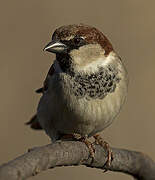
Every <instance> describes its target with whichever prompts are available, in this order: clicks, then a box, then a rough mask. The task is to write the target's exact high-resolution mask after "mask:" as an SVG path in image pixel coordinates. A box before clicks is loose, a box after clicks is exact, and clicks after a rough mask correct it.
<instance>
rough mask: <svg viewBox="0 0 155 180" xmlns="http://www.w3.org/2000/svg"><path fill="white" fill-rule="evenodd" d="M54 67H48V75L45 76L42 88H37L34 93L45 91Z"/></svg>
mask: <svg viewBox="0 0 155 180" xmlns="http://www.w3.org/2000/svg"><path fill="white" fill-rule="evenodd" d="M54 71H55V70H54V65H53V64H52V66H51V67H50V69H49V71H48V73H47V76H46V79H45V81H44V83H43V87H42V88H39V89H37V90H36V93H44V91H46V90H47V88H48V81H49V78H50V77H51V76H52V75H53V74H54Z"/></svg>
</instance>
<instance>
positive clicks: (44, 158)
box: [0, 141, 155, 180]
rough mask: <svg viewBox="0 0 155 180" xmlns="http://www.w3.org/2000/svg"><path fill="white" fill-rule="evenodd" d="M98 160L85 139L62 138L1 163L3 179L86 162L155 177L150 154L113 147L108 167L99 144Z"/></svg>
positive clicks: (141, 178) (138, 176)
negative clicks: (90, 156) (83, 141)
mask: <svg viewBox="0 0 155 180" xmlns="http://www.w3.org/2000/svg"><path fill="white" fill-rule="evenodd" d="M95 150H96V152H95V160H94V162H93V163H92V162H91V158H89V150H88V148H87V147H86V145H85V144H84V143H82V142H75V141H61V142H56V143H54V144H49V145H46V146H42V147H37V148H33V149H31V150H30V151H29V152H27V153H25V154H23V155H21V156H19V157H17V158H16V159H14V160H12V161H10V162H8V163H6V164H3V165H1V166H0V180H8V179H9V180H21V179H22V180H23V179H26V178H28V177H31V176H34V175H36V174H38V173H40V172H41V171H44V170H47V169H49V168H55V167H57V166H71V165H75V166H77V165H85V166H87V167H92V168H98V169H104V170H110V171H118V172H122V173H127V174H129V175H132V176H133V177H134V178H136V179H137V180H155V162H153V160H151V159H150V158H149V157H148V156H147V155H145V154H143V153H140V152H135V151H129V150H125V149H117V148H112V151H113V155H114V160H113V161H112V163H111V166H110V167H109V168H108V167H105V166H104V164H105V162H106V160H107V157H106V156H107V154H106V152H105V150H104V149H103V148H102V147H100V146H99V145H95Z"/></svg>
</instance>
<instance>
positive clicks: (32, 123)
mask: <svg viewBox="0 0 155 180" xmlns="http://www.w3.org/2000/svg"><path fill="white" fill-rule="evenodd" d="M53 74H54V65H53V64H52V66H51V67H50V69H49V71H48V73H47V76H46V79H45V81H44V83H43V87H42V88H40V89H37V90H36V93H44V92H45V91H46V90H47V89H48V81H49V78H50V77H51V76H52V75H53ZM25 124H26V125H30V127H31V128H32V129H35V130H41V129H42V127H41V125H40V124H39V121H38V118H37V115H36V114H35V115H34V116H33V117H32V118H31V119H30V121H28V122H27V123H25Z"/></svg>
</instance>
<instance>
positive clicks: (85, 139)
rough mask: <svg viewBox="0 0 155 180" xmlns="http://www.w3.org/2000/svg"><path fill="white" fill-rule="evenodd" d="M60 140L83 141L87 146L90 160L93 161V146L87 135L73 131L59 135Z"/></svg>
mask: <svg viewBox="0 0 155 180" xmlns="http://www.w3.org/2000/svg"><path fill="white" fill-rule="evenodd" d="M61 140H76V141H81V142H83V143H85V145H86V146H87V147H88V149H89V152H90V157H91V158H92V162H93V161H94V157H95V147H94V145H93V144H92V143H91V142H90V141H89V140H88V137H87V136H81V135H80V134H77V133H73V134H64V135H63V136H62V137H61Z"/></svg>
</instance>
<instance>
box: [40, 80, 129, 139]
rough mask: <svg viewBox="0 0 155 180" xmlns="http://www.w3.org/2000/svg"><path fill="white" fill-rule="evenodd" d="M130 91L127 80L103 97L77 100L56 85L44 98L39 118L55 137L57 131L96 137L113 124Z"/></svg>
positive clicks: (44, 127) (50, 134)
mask: <svg viewBox="0 0 155 180" xmlns="http://www.w3.org/2000/svg"><path fill="white" fill-rule="evenodd" d="M55 83H56V82H55ZM53 84H54V82H53ZM62 91H63V92H62ZM126 92H127V84H126V80H124V79H122V80H121V81H120V83H119V84H118V85H117V87H116V89H115V91H114V92H112V93H109V94H108V95H107V96H106V97H105V98H103V99H101V100H100V99H92V100H87V99H85V98H80V99H77V97H75V96H74V95H71V94H70V92H69V91H67V90H66V91H64V89H63V90H62V88H60V87H59V86H57V85H54V86H52V87H51V88H50V90H49V92H47V93H46V94H44V96H43V97H42V98H41V100H40V103H39V106H38V119H39V121H40V124H41V126H42V127H43V129H45V131H46V132H47V134H48V135H49V136H50V137H51V138H52V136H55V134H71V133H79V134H81V135H88V136H92V135H94V134H95V133H97V132H100V131H102V130H103V129H105V128H106V127H107V126H109V125H110V124H111V123H112V121H113V119H114V118H115V116H116V115H117V114H118V113H119V111H120V109H121V107H122V105H123V103H124V100H125V97H126Z"/></svg>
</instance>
